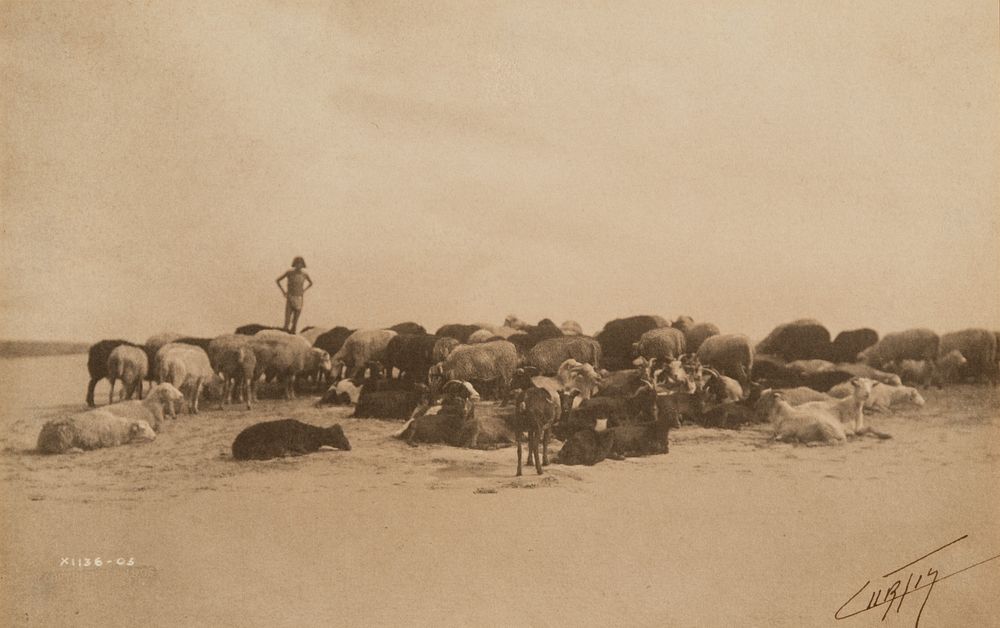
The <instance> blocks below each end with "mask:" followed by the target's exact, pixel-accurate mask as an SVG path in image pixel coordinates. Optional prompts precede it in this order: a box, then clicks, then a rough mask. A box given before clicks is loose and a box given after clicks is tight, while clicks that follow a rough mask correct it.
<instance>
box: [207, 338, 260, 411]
mask: <svg viewBox="0 0 1000 628" xmlns="http://www.w3.org/2000/svg"><path fill="white" fill-rule="evenodd" d="M208 360H209V362H210V363H211V364H212V369H213V371H214V372H216V373H218V374H219V375H220V376H221V377H222V378H223V382H224V384H223V392H222V401H221V405H222V406H223V407H224V406H226V405H228V404H230V403H232V401H233V389H234V388H235V389H236V390H237V391H238V394H239V396H241V397H242V399H243V400H244V401H246V404H247V410H251V409H252V407H253V406H252V400H253V396H254V391H253V385H254V373H255V372H256V370H257V354H256V353H254V350H253V347H252V346H251V340H250V337H249V336H245V335H240V334H227V335H224V336H219V337H217V338H214V339H212V342H211V343H209V345H208Z"/></svg>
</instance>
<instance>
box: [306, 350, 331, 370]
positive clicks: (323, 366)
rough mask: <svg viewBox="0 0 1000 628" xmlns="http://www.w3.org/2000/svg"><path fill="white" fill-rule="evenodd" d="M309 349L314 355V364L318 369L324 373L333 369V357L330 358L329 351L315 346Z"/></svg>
mask: <svg viewBox="0 0 1000 628" xmlns="http://www.w3.org/2000/svg"><path fill="white" fill-rule="evenodd" d="M310 351H312V353H313V354H314V355H315V356H316V364H317V366H318V367H319V368H320V370H322V371H324V372H326V373H330V372H332V371H333V359H332V358H330V354H329V353H327V352H326V351H324V350H323V349H319V348H317V347H313V348H312V349H311V350H310Z"/></svg>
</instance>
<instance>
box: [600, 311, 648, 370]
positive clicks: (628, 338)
mask: <svg viewBox="0 0 1000 628" xmlns="http://www.w3.org/2000/svg"><path fill="white" fill-rule="evenodd" d="M663 326H664V325H660V320H658V317H655V316H630V317H628V318H616V319H614V320H612V321H608V322H607V323H606V324H605V325H604V329H602V330H601V331H600V332H599V333H598V334H597V335H596V336H595V337H594V338H596V339H597V342H599V343H600V344H601V359H602V362H603V365H604V368H607V369H610V370H620V369H627V368H629V367H630V366H631V365H632V345H633V344H635V343H636V342H639V338H641V337H642V335H643V334H644V333H646V332H647V331H649V330H651V329H656V328H658V327H663Z"/></svg>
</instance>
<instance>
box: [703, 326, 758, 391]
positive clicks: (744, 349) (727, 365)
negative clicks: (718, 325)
mask: <svg viewBox="0 0 1000 628" xmlns="http://www.w3.org/2000/svg"><path fill="white" fill-rule="evenodd" d="M696 355H697V357H698V361H699V362H701V363H702V364H703V365H705V366H710V367H712V368H714V369H715V370H717V371H719V372H720V373H722V374H723V375H726V376H729V377H732V378H733V379H735V380H736V381H738V382H739V383H740V384H741V385H742V386H747V385H748V384H749V383H750V373H751V371H752V370H753V361H754V351H753V348H752V347H751V346H750V339H749V338H747V337H746V336H744V335H743V334H719V335H718V336H710V337H709V338H706V339H705V342H703V343H702V344H701V346H700V347H698V353H697V354H696Z"/></svg>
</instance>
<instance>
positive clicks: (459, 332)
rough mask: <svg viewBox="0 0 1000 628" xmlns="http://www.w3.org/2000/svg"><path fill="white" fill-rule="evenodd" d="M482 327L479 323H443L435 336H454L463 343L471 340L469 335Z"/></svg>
mask: <svg viewBox="0 0 1000 628" xmlns="http://www.w3.org/2000/svg"><path fill="white" fill-rule="evenodd" d="M480 329H482V328H481V327H480V326H479V325H461V324H457V323H454V324H450V325H443V326H442V327H440V328H439V329H438V330H437V331H436V332H434V335H435V336H448V337H449V338H454V339H455V340H457V341H459V342H460V343H462V344H465V343H468V342H469V336H471V335H472V334H473V333H474V332H477V331H479V330H480Z"/></svg>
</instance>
